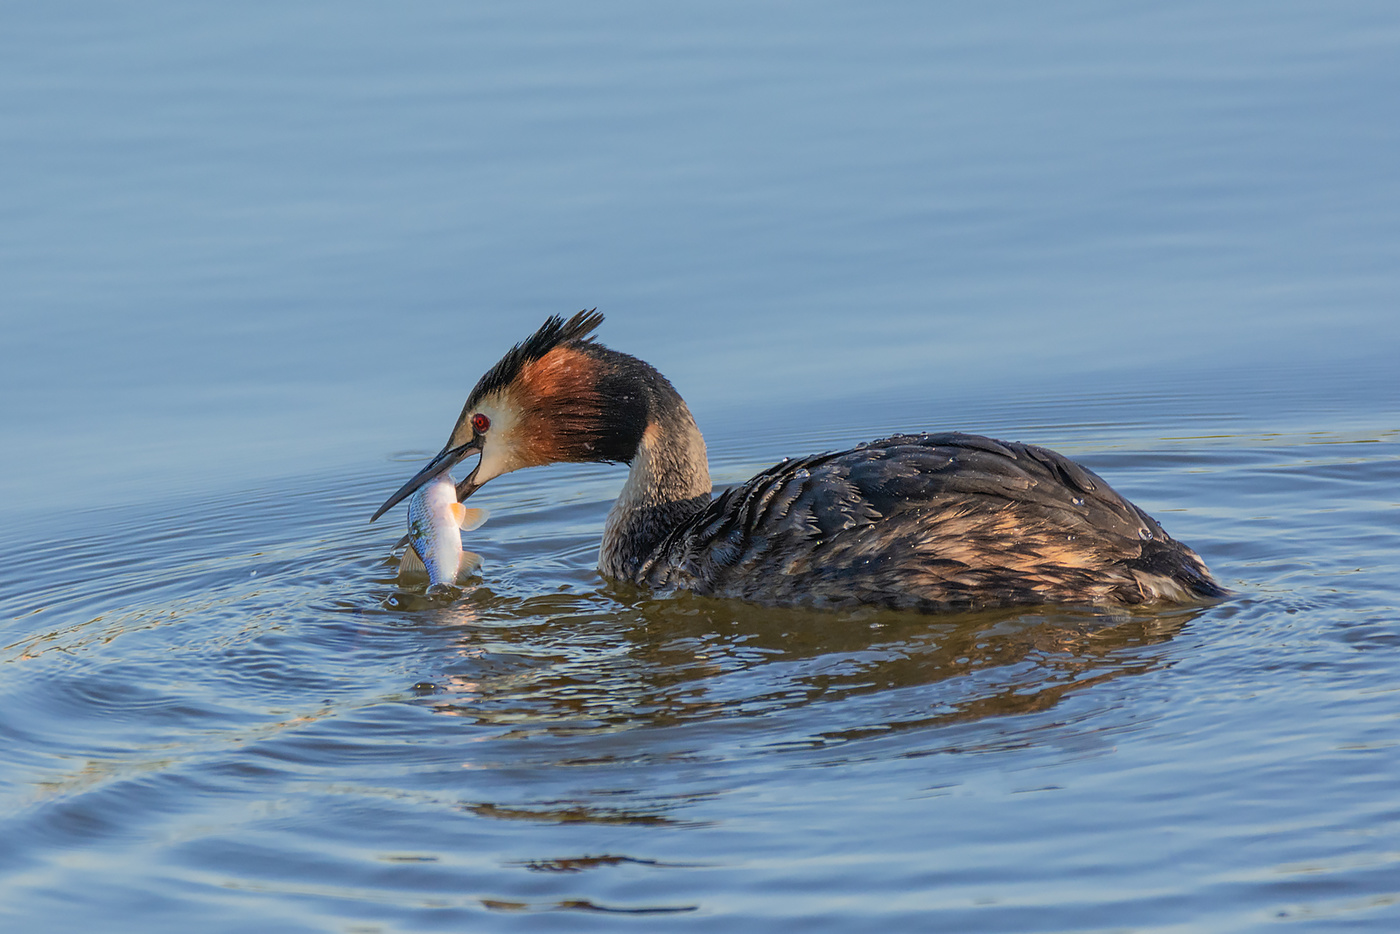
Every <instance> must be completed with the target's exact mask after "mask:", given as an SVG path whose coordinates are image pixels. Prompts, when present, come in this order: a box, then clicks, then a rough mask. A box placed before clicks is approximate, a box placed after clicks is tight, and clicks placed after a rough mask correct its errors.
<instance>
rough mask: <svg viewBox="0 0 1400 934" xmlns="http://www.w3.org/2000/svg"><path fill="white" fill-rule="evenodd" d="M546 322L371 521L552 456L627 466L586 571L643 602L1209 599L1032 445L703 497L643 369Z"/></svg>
mask: <svg viewBox="0 0 1400 934" xmlns="http://www.w3.org/2000/svg"><path fill="white" fill-rule="evenodd" d="M601 322H602V316H601V315H598V314H596V313H595V312H580V313H579V314H577V315H575V316H574V317H573V318H571V319H570V320H568V321H564V320H562V319H560V318H557V317H556V318H550V319H549V320H548V321H547V322H545V325H544V326H543V327H541V328H540V329H539V330H538V331H537V332H536V333H535V334H534V335H532V336H531V337H530V338H528V339H527V340H525V341H523V342H522V343H520V344H518V345H516V346H515V347H514V348H512V349H511V350H510V351H509V352H508V353H507V354H506V355H505V356H504V357H503V358H502V359H501V360H500V362H498V363H497V364H496V365H495V366H494V367H492V368H491V369H490V370H489V371H487V373H486V374H485V375H484V376H483V377H482V378H481V380H480V381H479V382H478V383H477V385H476V388H475V389H473V390H472V393H471V395H470V396H469V397H468V399H467V402H466V405H465V406H464V407H463V409H462V414H461V416H460V417H459V418H458V420H457V424H456V426H455V427H454V428H453V430H452V434H451V436H450V437H449V439H448V442H447V445H446V446H445V447H444V448H443V449H442V451H441V452H440V453H439V454H438V455H437V456H436V457H434V458H433V459H432V460H431V461H430V462H429V463H428V464H427V465H426V466H425V467H424V468H423V469H422V470H420V471H419V472H418V473H417V474H416V475H415V476H414V477H413V478H412V479H410V480H409V481H408V482H407V483H405V484H404V485H403V487H401V488H400V489H399V491H398V492H396V493H395V494H394V495H393V496H391V497H390V498H389V500H388V501H387V502H385V504H384V505H383V506H382V507H380V509H379V511H378V512H376V513H375V516H374V518H378V517H379V516H380V515H382V514H383V513H384V511H385V510H387V509H389V508H390V507H391V506H393V505H394V504H395V503H397V502H399V501H400V500H402V499H403V498H404V497H405V496H408V495H410V494H411V493H413V492H414V491H415V490H417V489H419V488H420V487H421V486H422V485H423V484H425V483H429V482H433V481H435V480H437V478H440V477H441V476H443V475H444V473H445V472H446V471H447V470H448V469H450V468H451V467H452V466H453V465H454V464H456V463H458V462H459V461H461V460H463V459H464V458H466V457H467V456H469V455H471V454H474V453H475V454H479V455H480V459H479V460H478V462H477V464H476V466H475V467H474V468H473V470H472V472H471V473H470V474H469V475H468V476H467V478H466V479H465V480H463V481H462V482H461V483H459V484H457V487H456V493H457V496H458V497H459V498H460V499H466V498H467V497H468V496H470V495H471V494H472V493H473V492H475V491H476V490H477V489H479V488H480V487H481V486H482V485H483V484H485V483H486V482H487V481H489V480H491V479H493V478H495V477H498V476H500V475H501V474H504V473H507V472H509V471H513V470H518V469H520V468H522V467H531V466H538V465H542V464H548V463H555V462H559V461H574V462H581V461H610V462H622V463H626V464H629V465H630V468H631V469H630V472H629V474H628V478H627V482H626V483H625V484H624V485H623V488H622V492H621V494H620V495H619V496H618V499H617V502H616V503H615V504H614V505H613V508H612V510H611V511H610V512H609V514H608V518H607V522H606V525H605V527H604V530H603V541H602V545H601V547H600V549H599V556H598V569H599V571H600V572H601V573H602V574H603V575H604V576H606V577H609V578H613V579H616V580H621V581H627V582H631V583H635V584H639V585H642V586H646V587H650V588H653V589H657V590H660V591H669V590H689V591H693V592H695V593H700V594H709V595H714V596H720V597H737V598H741V599H746V600H752V601H755V602H759V603H764V604H773V605H790V606H814V607H842V606H861V605H876V606H887V607H895V608H909V609H918V610H925V611H936V610H950V609H974V608H987V607H998V606H1022V605H1031V604H1039V603H1062V604H1063V603H1072V604H1099V605H1117V606H1125V605H1136V604H1150V603H1158V602H1185V601H1192V600H1203V599H1211V598H1216V597H1221V596H1224V595H1225V594H1226V591H1225V590H1224V589H1223V588H1222V587H1220V585H1219V584H1217V583H1216V582H1215V580H1214V579H1213V578H1212V577H1211V575H1210V572H1209V571H1208V570H1207V569H1206V566H1205V563H1204V562H1203V561H1202V560H1201V559H1200V557H1199V556H1197V554H1196V553H1195V552H1194V551H1192V550H1191V549H1190V548H1188V547H1186V546H1185V545H1183V544H1181V543H1180V542H1177V541H1175V540H1174V539H1172V538H1171V537H1170V536H1169V535H1167V533H1166V532H1165V531H1164V530H1163V529H1162V527H1161V526H1160V525H1158V524H1157V522H1156V521H1155V520H1153V519H1152V518H1151V517H1150V516H1148V515H1147V514H1146V513H1144V512H1143V511H1142V510H1141V509H1138V508H1137V507H1136V506H1134V505H1133V504H1132V503H1130V502H1129V501H1128V500H1126V499H1124V498H1123V497H1122V496H1120V495H1119V494H1118V493H1116V492H1115V491H1114V490H1113V489H1112V488H1111V487H1109V486H1108V484H1107V483H1105V482H1104V481H1103V480H1102V479H1101V478H1099V477H1098V476H1097V475H1095V474H1094V473H1093V472H1091V471H1089V470H1087V469H1085V468H1084V467H1081V466H1080V465H1078V464H1076V463H1074V462H1073V461H1071V460H1069V459H1068V458H1066V457H1063V456H1061V455H1059V454H1056V453H1055V452H1053V451H1049V450H1046V449H1044V448H1039V447H1035V446H1033V445H1027V444H1017V443H1014V442H1005V441H995V440H993V439H991V438H984V437H981V436H978V435H966V434H958V433H947V434H918V435H897V436H894V437H891V438H886V439H883V440H880V441H875V442H871V443H870V444H865V445H861V446H859V447H857V448H854V449H851V450H848V451H840V452H836V453H830V454H821V455H816V456H813V457H807V458H802V459H799V460H788V461H784V462H783V463H781V464H778V465H776V466H774V467H773V468H771V469H769V470H767V471H764V472H763V473H761V474H759V475H758V476H757V477H754V478H753V479H752V480H750V481H748V482H747V483H744V484H741V485H740V486H738V487H735V488H732V489H729V490H727V491H724V492H723V493H722V494H721V495H720V496H719V497H717V498H713V497H712V490H711V485H710V475H709V467H708V464H707V461H706V456H705V441H704V438H703V437H702V436H701V434H700V431H699V429H698V428H697V427H696V425H695V420H694V418H692V417H691V414H690V410H689V409H688V408H687V407H686V404H685V402H684V401H683V400H682V399H681V397H680V395H679V394H678V393H677V392H676V390H675V389H674V388H673V387H672V386H671V384H670V383H669V382H668V381H667V380H666V378H665V377H664V376H662V375H661V374H660V373H658V372H657V371H656V370H655V369H654V368H652V367H651V366H650V365H648V364H646V363H644V362H642V361H641V360H638V359H637V358H635V357H631V356H628V355H627V354H623V353H618V352H617V351H614V350H610V349H608V348H606V347H604V346H602V345H600V344H598V343H596V342H595V341H594V340H593V339H592V338H591V337H590V336H589V335H590V334H591V332H592V331H593V330H594V329H595V328H596V327H597V326H598V325H599V324H600V323H601Z"/></svg>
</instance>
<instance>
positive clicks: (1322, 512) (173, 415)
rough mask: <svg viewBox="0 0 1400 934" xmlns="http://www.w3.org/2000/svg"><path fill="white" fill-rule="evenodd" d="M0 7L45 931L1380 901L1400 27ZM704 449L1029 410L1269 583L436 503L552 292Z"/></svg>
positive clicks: (8, 699)
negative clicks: (480, 412) (1021, 563)
mask: <svg viewBox="0 0 1400 934" xmlns="http://www.w3.org/2000/svg"><path fill="white" fill-rule="evenodd" d="M4 19H5V28H4V29H3V30H0V114H3V119H0V170H3V172H4V176H5V178H6V179H7V184H6V186H4V191H3V193H0V282H3V285H4V289H3V294H4V296H5V299H4V303H3V306H0V316H2V317H0V322H3V325H4V335H5V336H4V339H3V342H0V361H2V362H3V365H0V393H3V398H4V400H5V401H6V403H7V404H6V406H5V407H4V409H5V412H4V415H3V419H0V439H3V444H0V449H3V451H4V454H3V455H0V456H3V469H0V515H3V522H0V567H3V568H4V569H5V570H4V572H3V574H0V751H3V755H0V796H3V801H4V806H3V809H0V929H2V930H6V931H9V930H15V931H27V930H38V929H43V930H64V931H67V930H94V929H98V930H103V931H128V930H130V931H142V932H147V931H187V930H191V929H201V930H213V931H279V932H280V931H346V932H368V931H385V932H389V931H419V930H502V931H515V930H520V931H542V930H560V931H580V930H600V931H612V930H617V929H620V928H630V929H637V930H648V931H650V930H673V929H674V930H681V931H690V930H694V931H718V930H724V931H779V930H795V929H802V930H812V931H841V932H845V931H865V930H882V931H905V930H908V931H926V930H956V931H1014V932H1021V931H1062V930H1076V931H1077V930H1161V931H1166V930H1183V931H1185V930H1190V931H1214V930H1244V929H1262V928H1267V927H1274V926H1277V925H1278V924H1280V923H1287V924H1289V925H1292V926H1294V927H1298V926H1301V927H1303V928H1304V929H1316V930H1336V929H1370V930H1384V931H1389V930H1394V929H1395V928H1396V926H1397V924H1400V884H1397V882H1396V880H1397V878H1400V874H1397V869H1400V808H1398V807H1397V805H1396V798H1395V793H1394V789H1395V777H1396V775H1397V774H1400V745H1398V744H1400V696H1397V693H1398V692H1397V689H1396V685H1397V684H1400V678H1397V675H1400V662H1397V660H1396V659H1397V654H1396V648H1397V646H1398V645H1400V609H1397V608H1398V607H1400V586H1397V584H1396V581H1397V580H1400V522H1397V518H1400V493H1397V490H1400V393H1397V389H1400V380H1397V378H1396V376H1395V366H1394V360H1395V358H1396V354H1397V351H1400V315H1397V314H1396V311H1395V309H1396V307H1397V299H1398V298H1400V273H1397V266H1396V264H1395V261H1394V258H1395V256H1396V255H1397V247H1400V222H1397V218H1400V210H1398V209H1400V183H1398V181H1397V180H1398V179H1400V176H1397V174H1396V172H1395V169H1394V167H1395V166H1396V165H1398V164H1400V130H1398V129H1397V127H1400V119H1397V118H1400V113H1397V107H1400V104H1397V101H1400V94H1397V93H1396V92H1397V90H1400V87H1397V85H1400V71H1397V69H1396V68H1395V65H1394V63H1395V61H1396V60H1397V51H1400V49H1397V46H1400V15H1397V13H1396V12H1395V11H1394V10H1393V9H1392V8H1391V6H1390V5H1387V4H1381V3H1338V4H1329V5H1327V6H1325V7H1323V6H1319V5H1310V4H1304V3H1294V2H1285V3H1269V4H1264V3H1244V4H1234V5H1230V6H1228V7H1220V6H1219V5H1214V4H1203V3H1185V4H1176V5H1174V6H1172V7H1170V8H1162V9H1156V10H1128V9H1123V8H1120V7H1119V6H1118V5H1114V4H1102V3H1072V4H1062V5H1057V6H1056V7H1054V8H1053V9H1051V8H1045V7H1042V6H1040V5H1021V4H1011V3H1004V4H979V5H974V6H965V7H946V8H937V9H935V8H931V7H929V6H928V5H920V4H898V3H895V4H886V5H882V6H879V7H868V6H867V7H862V8H859V9H857V8H854V7H852V8H847V7H842V6H838V5H820V4H808V5H802V6H792V5H786V4H777V3H764V4H718V5H717V4H707V5H704V6H698V5H697V6H691V7H674V6H672V7H667V8H655V7H653V6H651V5H644V4H629V3H603V4H595V5H592V6H590V7H586V8H585V7H575V6H569V5H562V4H553V3H532V4H518V5H515V6H512V7H510V8H508V9H506V8H502V9H500V10H492V9H487V8H484V7H483V8H470V7H461V6H460V5H454V4H444V3H420V4H415V5H413V6H411V7H407V8H394V9H390V8H388V7H381V6H376V5H370V4H361V3H342V4H334V5H331V4H320V3H310V4H303V5H300V6H298V7H295V8H287V7H285V6H282V5H273V4H261V5H248V4H244V5H242V6H240V7H238V8H237V10H236V11H235V10H234V9H233V8H229V9H228V10H196V9H190V8H187V7H186V6H184V5H179V4H162V3H156V2H148V3H141V4H135V5H127V6H125V7H121V8H118V7H112V6H109V5H100V4H81V3H72V4H49V5H45V6H43V7H35V8H33V9H27V10H20V9H18V8H16V9H14V10H10V11H8V12H7V13H6V14H5V17H4ZM595 305H596V306H598V307H599V308H600V310H602V311H603V312H605V313H606V314H607V315H608V320H607V322H606V323H605V325H604V326H603V329H602V331H601V336H602V338H603V340H604V341H605V342H607V343H608V344H609V345H611V346H614V347H617V348H619V349H622V350H626V351H628V352H631V353H635V354H637V355H639V356H641V357H643V358H644V359H647V360H649V361H651V362H652V363H654V364H656V365H657V366H658V367H659V368H660V369H661V370H662V371H663V372H665V373H666V374H667V375H668V376H669V377H670V378H671V379H672V381H673V382H674V383H675V384H676V386H677V387H678V388H679V389H680V391H681V392H682V394H683V395H685V397H686V399H687V400H688V402H689V403H690V405H691V407H692V409H693V410H694V412H695V413H696V416H697V419H698V420H699V422H700V425H701V428H702V429H703V430H704V431H705V433H706V438H707V441H708V442H709V446H710V454H711V465H712V474H713V475H714V477H715V480H716V482H717V483H718V484H720V485H724V484H727V483H733V482H736V481H739V480H742V479H744V478H746V477H748V476H750V475H751V474H753V473H754V472H756V471H757V470H759V469H761V468H763V467H765V466H767V465H768V464H770V463H772V462H773V461H775V460H777V459H779V458H781V457H783V456H786V455H793V454H801V453H807V452H811V451H817V450H823V449H831V448H835V447H839V446H843V445H847V444H852V443H856V442H859V441H861V440H867V439H869V438H872V437H877V436H879V435H880V434H882V433H888V432H892V431H896V430H910V429H922V428H928V429H964V430H976V431H982V432H985V433H988V434H992V435H994V436H999V437H1006V438H1012V439H1017V440H1023V441H1030V442H1035V443H1040V444H1045V445H1048V446H1051V447H1054V448H1056V449H1058V450H1061V451H1063V452H1065V453H1067V454H1069V455H1071V456H1074V457H1076V458H1077V459H1080V460H1082V461H1083V462H1084V463H1086V464H1087V465H1089V466H1090V467H1092V468H1093V469H1094V470H1096V471H1098V472H1099V473H1101V474H1103V475H1104V476H1105V477H1106V478H1108V479H1109V480H1110V482H1112V483H1113V485H1114V486H1115V487H1116V488H1117V489H1119V490H1120V491H1122V492H1124V493H1125V494H1127V495H1128V496H1130V497H1131V498H1132V499H1133V500H1134V501H1136V502H1138V503H1139V504H1140V505H1142V506H1143V507H1144V508H1146V509H1147V510H1148V511H1149V512H1151V513H1153V514H1154V515H1156V516H1157V517H1158V518H1159V519H1160V520H1161V521H1162V523H1163V525H1164V526H1165V527H1166V528H1167V529H1168V530H1169V531H1170V532H1171V533H1172V534H1173V535H1174V536H1176V537H1179V538H1181V539H1182V540H1184V541H1186V542H1188V543H1190V544H1191V545H1193V546H1194V547H1195V548H1196V549H1197V550H1198V551H1199V552H1200V553H1201V554H1202V555H1203V556H1204V557H1205V559H1206V560H1207V561H1208V562H1209V564H1210V565H1211V566H1212V568H1213V569H1214V570H1215V571H1216V573H1217V575H1218V576H1219V577H1220V579H1221V580H1222V581H1223V582H1224V583H1225V584H1226V585H1227V586H1229V587H1231V588H1232V589H1234V590H1235V591H1236V592H1237V594H1236V596H1235V597H1233V598H1232V599H1230V600H1228V601H1226V602H1224V603H1222V604H1220V605H1217V606H1212V607H1206V608H1192V609H1184V610H1168V611H1162V612H1135V613H1099V614H1086V613H1070V612H1057V611H1034V612H1020V613H991V614H977V615H970V616H969V615H958V616H947V617H920V616H907V615H901V614H889V613H852V614H812V613H799V612H791V611H774V610H764V609H759V608H754V607H748V606H744V605H736V604H732V603H724V602H715V601H706V600H700V599H695V598H685V597H682V598H677V599H671V600H655V599H651V598H649V597H648V596H647V595H646V594H645V593H639V592H636V591H633V590H629V589H626V588H620V587H615V586H613V585H609V584H607V583H605V582H603V581H601V580H599V579H598V577H597V575H596V573H595V572H594V571H593V561H594V559H595V556H596V547H597V540H598V535H599V532H600V529H601V526H602V521H603V516H604V515H605V513H606V511H607V508H608V505H609V503H610V500H611V497H612V496H613V495H615V493H616V491H617V489H618V488H619V487H620V485H621V482H622V473H621V472H620V470H619V469H618V468H615V467H612V468H610V467H605V466H590V467H555V468H549V469H545V470H536V471H530V472H526V473H523V474H515V475H510V476H507V477H504V478H502V479H500V480H497V481H494V482H492V483H491V484H490V485H489V486H488V487H486V488H485V489H484V490H483V491H482V492H481V493H480V494H478V497H477V499H478V500H479V502H480V504H481V505H484V506H487V507H488V508H490V509H491V512H492V519H491V521H490V522H489V523H488V524H487V525H486V526H484V527H482V528H481V529H479V530H476V531H474V532H472V533H470V535H469V536H468V542H467V547H469V548H471V549H472V550H473V551H477V552H480V553H481V554H482V555H483V557H484V559H485V567H484V573H483V578H482V581H481V583H480V584H479V585H478V586H476V587H475V588H472V589H470V590H469V591H468V592H467V593H466V594H465V595H464V596H463V598H462V599H461V600H460V601H458V602H456V603H453V604H451V605H449V606H433V605H428V604H425V603H424V602H423V601H422V600H420V599H417V598H416V597H415V595H413V594H404V593H400V592H399V591H398V588H397V587H396V586H395V584H394V582H393V579H392V578H393V569H392V567H391V566H390V565H389V564H387V563H386V556H387V554H388V552H389V548H390V546H391V545H392V544H393V542H394V540H395V539H397V537H398V536H399V535H400V534H401V523H402V511H401V509H400V510H396V511H395V512H394V513H393V514H392V516H391V517H386V518H385V519H384V520H381V522H379V523H376V524H374V525H369V524H367V523H366V521H365V520H366V518H367V516H368V515H369V514H370V513H371V512H372V511H373V510H374V508H375V507H376V506H377V505H378V504H379V503H380V502H382V501H383V499H384V498H385V496H387V495H388V494H389V493H390V492H392V491H393V490H394V489H396V488H397V487H398V485H399V484H400V483H401V482H402V481H403V480H404V479H405V478H406V477H407V476H409V475H410V474H411V473H412V472H413V471H415V470H416V469H417V468H418V466H420V465H421V464H422V463H423V462H424V460H425V459H426V458H427V457H428V456H429V455H430V454H431V453H433V452H434V451H436V450H437V449H438V448H439V447H440V446H441V443H442V441H443V440H444V439H445V437H446V434H447V431H448V429H449V427H450V425H451V422H452V420H453V419H454V418H455V416H456V414H457V412H458V409H459V407H460V405H461V401H462V399H463V397H464V396H465V394H466V392H467V391H468V390H469V388H470V386H471V384H472V383H473V382H474V381H475V379H476V377H477V376H478V375H479V374H480V372H481V371H482V370H484V369H485V368H486V367H487V366H489V365H490V364H491V363H492V362H494V360H495V359H496V357H497V356H498V355H499V354H500V353H501V352H502V351H503V350H504V349H505V348H506V347H508V346H509V345H510V344H511V343H512V342H514V341H516V340H519V339H520V338H522V337H524V336H525V335H526V334H528V333H529V331H530V330H532V329H533V328H534V327H536V326H537V325H538V324H539V322H540V321H541V320H542V319H543V317H544V316H545V315H547V314H551V313H561V314H567V313H570V312H572V311H575V310H577V309H578V308H580V307H593V306H595Z"/></svg>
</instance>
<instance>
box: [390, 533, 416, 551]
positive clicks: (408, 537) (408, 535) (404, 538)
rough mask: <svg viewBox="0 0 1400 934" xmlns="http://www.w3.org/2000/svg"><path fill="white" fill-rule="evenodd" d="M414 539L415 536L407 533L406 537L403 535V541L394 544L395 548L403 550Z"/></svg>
mask: <svg viewBox="0 0 1400 934" xmlns="http://www.w3.org/2000/svg"><path fill="white" fill-rule="evenodd" d="M412 539H413V536H412V535H411V534H409V533H408V532H405V533H404V535H403V538H401V539H399V540H398V541H396V542H394V547H395V548H402V547H404V546H405V545H407V544H408V543H409V542H410V541H412Z"/></svg>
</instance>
